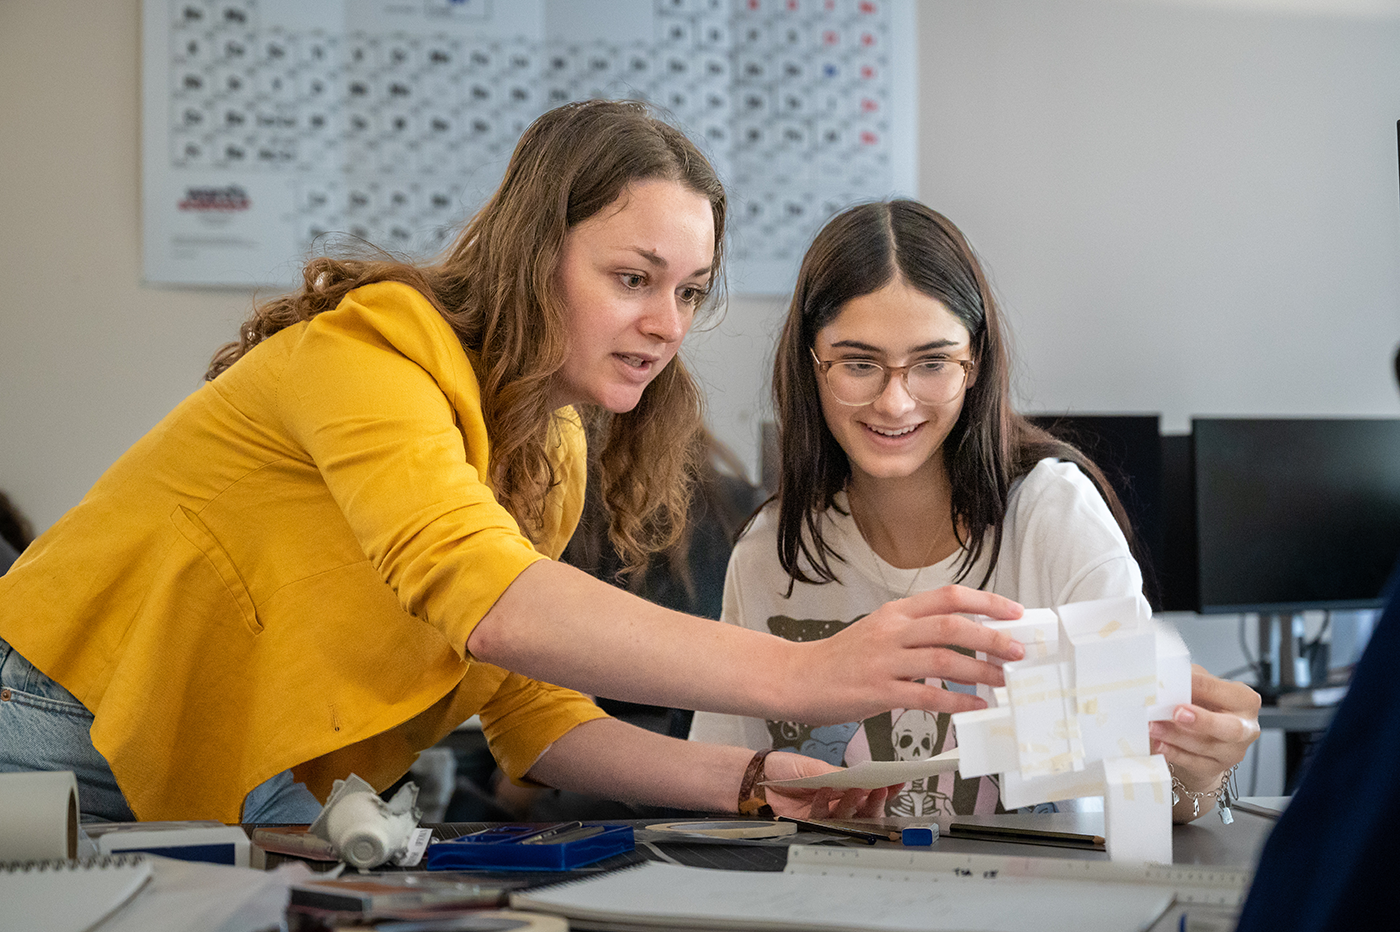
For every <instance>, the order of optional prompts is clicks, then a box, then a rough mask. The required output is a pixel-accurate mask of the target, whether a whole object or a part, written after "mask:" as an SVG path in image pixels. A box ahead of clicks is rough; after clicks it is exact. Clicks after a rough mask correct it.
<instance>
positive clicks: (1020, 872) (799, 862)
mask: <svg viewBox="0 0 1400 932" xmlns="http://www.w3.org/2000/svg"><path fill="white" fill-rule="evenodd" d="M787 872H788V873H790V874H831V875H844V876H852V875H856V874H859V875H861V876H871V877H885V878H888V879H898V880H942V879H948V880H952V879H957V880H964V881H966V880H987V881H996V880H1003V881H1005V880H1048V881H1092V882H1096V883H1129V884H1138V885H1148V886H1157V887H1162V888H1164V889H1170V890H1171V891H1172V892H1173V893H1174V894H1175V896H1176V899H1177V901H1178V902H1181V903H1203V904H1207V903H1208V904H1214V905H1218V906H1238V905H1240V904H1241V903H1242V902H1243V901H1244V895H1245V893H1246V892H1247V891H1248V889H1249V881H1250V878H1251V877H1252V876H1253V871H1252V870H1250V869H1248V868H1232V867H1210V866H1203V865H1188V864H1141V863H1138V864H1118V863H1114V862H1112V861H1083V860H1078V859H1073V858H1030V857H1013V856H1007V855H994V854H952V853H945V852H938V851H912V850H907V849H900V848H838V847H827V846H819V845H793V846H792V847H790V848H788V862H787Z"/></svg>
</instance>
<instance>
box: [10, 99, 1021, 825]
mask: <svg viewBox="0 0 1400 932" xmlns="http://www.w3.org/2000/svg"><path fill="white" fill-rule="evenodd" d="M725 209H726V202H725V198H724V192H723V189H722V188H721V186H720V184H719V181H718V180H717V178H716V177H715V174H714V172H713V170H712V169H711V167H710V166H709V164H708V163H707V162H706V161H705V159H704V157H703V156H702V155H701V154H700V153H699V152H698V151H697V150H696V149H695V147H694V146H693V145H692V144H691V143H690V142H689V141H688V140H687V139H686V138H685V136H684V135H682V134H681V133H680V132H678V131H676V130H675V129H673V128H672V127H670V126H668V125H667V124H665V123H663V122H661V121H659V120H657V119H655V118H654V117H652V116H651V115H650V114H649V113H648V112H647V111H646V110H645V108H644V107H642V106H641V105H638V104H633V103H615V102H607V101H593V102H586V103H582V104H577V105H569V106H565V107H562V108H559V109H558V110H554V111H551V112H550V113H548V114H545V115H544V116H543V117H541V118H540V119H539V120H538V121H536V123H535V124H533V125H532V126H531V127H530V128H529V129H528V130H527V131H526V133H525V134H524V136H523V137H522V138H521V140H520V143H519V145H518V146H517V148H516V151H515V153H514V155H513V156H512V159H511V162H510V165H509V166H508V168H507V170H506V174H505V177H504V180H503V181H502V183H501V186H500V188H499V190H498V191H497V192H496V193H495V195H494V196H493V197H492V198H491V200H490V201H489V202H488V203H487V204H486V205H485V207H483V208H482V210H481V211H480V212H479V213H478V214H477V215H476V217H475V218H474V219H473V220H472V221H471V222H470V223H469V224H468V225H467V227H466V228H465V230H464V231H463V232H462V234H461V236H460V237H459V238H458V240H457V242H456V244H455V245H454V246H453V247H452V248H451V249H450V250H449V252H448V253H447V254H446V256H445V257H444V258H443V259H442V260H441V261H440V262H438V263H436V264H432V265H423V266H419V265H412V264H409V263H404V262H397V261H392V260H389V259H387V258H384V259H332V258H319V259H315V260H313V261H311V262H310V263H308V265H307V266H306V269H305V274H304V276H303V280H302V283H301V286H300V287H299V288H298V289H297V290H296V291H294V292H292V293H291V294H289V295H287V296H285V297H281V298H277V299H275V300H272V301H270V302H267V303H265V304H263V305H261V306H260V307H258V308H257V309H256V311H255V313H254V314H253V316H252V318H251V319H250V320H249V321H248V322H247V323H245V324H244V325H243V327H242V330H241V332H240V334H239V339H238V341H237V343H235V344H230V345H229V346H228V347H225V348H224V349H223V350H221V351H220V352H219V353H218V354H217V355H216V356H215V358H214V360H213V363H212V365H211V366H210V369H209V372H208V382H207V383H206V384H205V385H204V386H203V387H202V388H201V389H200V390H198V391H196V392H195V393H193V394H192V395H191V396H190V397H189V398H187V399H186V400H185V401H184V402H182V403H181V404H180V405H179V406H178V407H176V408H175V410H174V411H172V412H171V413H170V414H169V415H168V416H167V417H166V418H165V419H164V420H162V421H161V423H160V424H158V425H157V426H156V427H155V428H154V429H153V430H152V431H151V432H150V433H149V434H148V435H147V436H145V437H144V438H142V439H141V440H140V441H139V442H138V443H137V444H136V445H135V446H134V447H132V448H131V450H129V451H128V452H127V453H126V454H124V455H123V456H122V457H121V458H120V459H119V460H118V461H117V463H116V464H114V465H113V466H112V468H111V469H110V470H109V471H108V472H107V473H106V474H105V475H104V476H103V477H102V478H101V479H100V480H99V481H98V483H97V484H96V486H94V488H93V489H92V491H91V492H90V493H89V494H88V495H87V496H86V497H85V498H84V500H83V501H82V502H81V503H80V504H79V505H78V506H77V507H76V508H74V509H73V510H72V511H70V512H69V513H68V514H67V515H65V516H64V517H63V518H62V519H61V520H60V521H59V522H58V523H57V524H56V525H55V526H54V527H53V528H51V529H49V530H48V531H47V532H46V533H44V534H43V535H41V536H40V538H39V539H38V540H37V541H35V543H34V544H33V545H31V546H30V547H29V548H28V549H27V550H26V552H25V554H24V556H23V557H22V558H21V559H20V561H19V562H18V563H17V564H16V565H15V566H14V568H13V569H12V570H11V571H10V572H9V573H8V574H6V575H5V576H4V577H3V579H0V639H3V640H0V687H2V688H0V769H7V770H18V769H23V770H41V769H50V770H52V769H66V770H74V771H75V772H76V773H77V774H78V778H79V783H80V787H81V790H82V792H81V796H82V804H83V810H84V812H85V813H88V814H90V815H93V816H98V817H104V818H109V819H130V818H133V817H136V818H140V819H193V818H213V819H219V820H221V821H226V822H234V821H239V820H242V821H245V822H248V821H287V822H301V821H309V820H310V819H311V818H313V817H314V816H315V815H316V813H317V812H318V811H319V802H318V800H322V799H325V798H326V795H327V793H328V792H329V789H330V787H331V784H332V781H334V780H335V779H337V778H343V777H345V776H346V775H347V774H349V773H352V772H353V773H357V774H359V775H360V776H361V777H363V778H365V779H367V780H368V781H370V782H371V783H372V784H374V785H375V786H377V787H385V786H387V785H389V784H390V783H392V782H393V781H394V780H396V779H397V778H398V777H399V776H401V775H402V774H403V773H404V772H405V771H406V770H407V768H408V766H409V764H410V763H411V762H412V761H413V759H414V756H415V754H416V752H417V751H419V750H421V749H423V748H426V747H428V746H430V745H432V744H434V743H435V742H436V741H438V740H439V739H441V738H442V737H443V736H445V735H446V734H447V733H448V732H450V731H451V730H452V729H454V728H455V727H456V726H457V725H458V724H460V723H461V722H462V721H464V720H465V719H467V718H468V717H470V716H472V715H479V716H480V719H481V722H482V726H483V729H484V731H485V734H486V737H487V739H488V741H489V743H490V745H491V748H492V751H493V753H494V754H495V755H496V757H497V759H498V761H499V762H500V764H501V767H502V769H503V770H504V771H505V772H506V773H507V774H508V775H509V776H510V777H511V778H512V779H515V780H522V781H534V782H538V783H542V784H547V785H552V786H558V787H561V788H568V789H574V790H579V791H582V792H587V793H592V794H595V795H606V796H609V797H611V798H615V799H634V800H638V801H645V802H650V803H653V804H658V805H668V806H679V807H683V808H694V809H700V808H704V809H712V810H718V811H725V810H729V811H734V810H736V809H740V808H743V809H749V808H754V807H757V806H761V805H762V804H763V796H764V794H763V790H762V785H763V777H764V775H765V773H766V774H767V776H768V777H770V778H784V777H796V776H800V775H804V774H810V773H816V772H821V771H824V770H827V769H829V766H828V765H823V764H820V763H817V762H814V761H811V760H810V759H807V758H803V757H800V756H797V755H786V754H775V755H773V756H771V757H768V758H766V760H765V758H764V757H763V756H761V755H755V754H754V753H753V752H752V751H750V750H747V749H744V748H739V747H723V746H700V745H695V744H691V743H688V742H684V741H679V740H676V739H673V738H669V737H665V736H661V735H654V734H651V733H650V732H646V731H644V730H642V729H639V728H634V727H631V726H628V725H625V724H624V723H621V722H618V721H616V720H612V719H609V718H607V717H606V716H605V715H603V713H602V712H601V711H600V710H599V709H598V708H597V706H595V705H594V704H593V703H592V702H591V701H590V700H589V699H588V698H587V697H586V696H584V695H581V694H579V693H575V692H573V691H572V689H580V690H583V691H585V692H587V693H590V694H593V695H603V696H610V697H613V698H617V699H622V700H630V701H635V702H643V703H652V704H659V705H669V706H675V707H684V708H702V709H712V710H715V711H720V712H733V713H742V714H771V715H778V716H782V717H785V718H793V719H799V720H804V721H814V722H823V721H838V720H844V719H846V718H849V717H851V716H852V715H868V714H873V713H874V712H875V711H877V710H879V709H886V708H891V707H894V706H911V705H925V706H927V707H929V708H953V709H957V708H972V707H975V706H976V705H977V704H978V703H977V702H976V700H972V699H969V698H968V697H964V696H956V695H953V694H950V693H947V692H945V691H943V690H941V689H938V688H937V687H934V686H925V685H923V684H922V683H920V682H918V680H920V679H921V678H924V677H936V676H938V675H957V676H959V677H961V678H962V679H965V680H967V681H969V682H972V681H976V682H995V683H999V682H1000V674H999V672H998V670H997V669H996V668H995V667H993V666H991V665H988V664H983V663H978V662H976V661H973V660H971V659H969V658H967V657H963V656H961V655H957V654H952V655H951V656H952V657H953V658H954V659H953V660H951V661H945V660H943V659H941V658H942V657H943V656H944V654H945V653H946V652H942V651H938V650H933V651H930V649H929V648H931V647H936V646H937V645H943V644H950V643H951V644H956V645H960V646H962V647H963V648H966V649H977V650H986V651H990V652H991V653H993V654H996V655H997V656H1001V657H1006V658H1011V657H1015V656H1019V655H1020V652H1021V649H1020V646H1019V645H1017V644H1015V643H1014V642H1013V641H1011V640H1010V639H1009V638H1007V637H1006V636H1005V635H991V634H989V633H987V632H986V631H985V630H984V629H982V628H980V627H979V626H977V625H974V624H972V623H971V622H969V621H967V620H966V619H965V618H963V617H961V616H960V615H957V614H954V613H959V612H983V613H990V614H994V615H997V616H998V617H1014V616H1015V615H1016V614H1018V612H1019V608H1018V607H1017V606H1015V605H1014V604H1013V603H1011V602H1009V601H1007V600H1005V599H1001V598H999V597H996V596H992V595H990V594H985V593H977V594H969V595H967V596H966V597H949V596H946V595H940V596H936V597H931V598H929V599H926V600H923V601H921V602H918V603H917V604H916V605H914V606H905V607H903V608H900V609H897V610H890V611H886V612H877V613H876V615H875V616H874V617H872V620H871V621H870V623H868V624H865V625H862V626H857V627H855V628H853V629H852V630H851V632H849V633H848V635H847V636H846V637H845V638H843V639H841V640H840V643H837V644H834V645H792V644H790V643H789V642H787V641H784V640H782V639H779V638H773V637H770V636H767V635H759V634H755V633H753V632H748V631H741V630H739V629H733V628H722V627H720V626H717V625H715V624H714V623H713V622H709V621H705V620H702V619H697V618H693V617H691V616H687V615H683V614H680V613H677V612H672V611H667V610H665V609H662V608H660V607H657V606H653V605H650V604H649V603H646V602H644V601H642V600H641V599H638V598H636V597H635V596H632V595H629V594H628V593H626V592H623V591H621V590H619V589H617V588H615V587H612V586H609V585H607V584H605V583H603V582H600V581H598V580H595V579H593V578H592V577H589V576H587V575H586V574H584V573H582V572H581V571H579V570H576V569H573V568H571V567H568V566H566V565H564V564H562V563H559V562H556V561H555V560H554V559H552V558H554V557H557V556H558V555H559V553H560V551H561V550H562V548H563V546H564V544H565V542H566V541H567V539H568V537H569V535H570V534H571V533H572V531H573V528H574V526H575V524H576V523H577V521H578V517H579V512H580V509H581V503H582V497H583V489H584V478H585V477H584V473H585V459H586V458H585V450H584V431H583V427H582V423H581V417H582V416H588V417H593V416H595V415H596V416H600V417H606V418H607V419H608V425H607V429H606V434H605V440H604V441H603V448H602V450H601V452H600V453H599V456H598V461H599V464H600V470H601V480H602V489H603V497H604V500H605V502H606V504H607V506H608V510H609V513H610V520H611V536H612V539H613V542H614V544H615V545H616V546H617V547H618V549H619V551H620V552H622V553H623V554H624V555H626V556H627V558H628V559H629V560H630V561H631V562H633V563H635V564H637V565H641V564H642V563H643V562H644V560H645V557H646V555H647V554H648V553H650V552H653V551H656V550H658V549H663V548H665V547H666V546H667V545H668V544H669V543H670V542H671V541H673V540H674V539H675V538H676V536H677V535H678V534H680V533H681V529H682V528H683V527H684V523H685V518H686V507H687V503H688V501H689V497H690V496H689V490H688V477H689V475H690V474H691V473H692V472H693V469H694V464H695V461H696V457H697V456H698V455H699V453H700V439H699V438H700V434H699V424H700V397H699V393H698V392H697V390H696V388H695V385H694V384H693V382H692V381H691V379H690V377H689V376H688V375H687V373H686V371H685V368H684V366H683V365H682V364H681V362H680V360H678V359H676V358H675V356H676V352H677V350H678V348H679V345H680V342H681V339H682V338H683V337H684V336H685V334H686V332H687V331H688V330H689V329H690V326H691V324H692V322H693V320H694V318H695V316H696V314H697V313H699V312H700V311H701V310H702V308H703V307H704V306H706V305H707V303H708V299H709V298H710V297H711V296H712V295H713V294H714V293H715V292H716V290H717V289H718V287H719V283H720V271H721V260H722V248H721V247H722V243H723V237H724V223H725ZM838 648H839V652H838V650H837V649H838ZM850 656H858V657H861V658H863V659H864V664H863V667H862V668H861V669H860V670H852V669H850V668H849V666H848V665H847V659H846V658H849V657H850ZM814 671H815V672H814ZM549 684H561V685H549ZM563 686H568V687H571V688H572V689H565V688H563ZM882 799H883V792H882V791H876V792H875V793H871V794H865V793H860V792H852V793H848V794H845V795H841V796H834V795H833V794H830V793H826V792H824V791H819V792H816V793H813V792H769V793H768V794H767V800H768V803H769V804H770V805H771V806H772V807H773V808H774V809H775V810H777V811H779V812H788V813H805V814H813V813H815V814H827V813H835V814H851V813H854V812H861V811H870V810H871V809H872V808H878V806H879V805H880V803H881V801H882Z"/></svg>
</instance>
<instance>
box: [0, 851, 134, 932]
mask: <svg viewBox="0 0 1400 932" xmlns="http://www.w3.org/2000/svg"><path fill="white" fill-rule="evenodd" d="M150 876H151V864H150V861H149V860H147V859H146V858H142V857H139V856H129V855H117V856H107V857H98V858H90V859H84V860H71V861H70V860H55V861H30V862H28V863H24V864H5V865H0V932H11V930H13V932H22V930H23V932H29V930H39V929H42V930H44V932H85V930H87V929H91V928H93V927H94V926H96V925H97V924H98V923H99V922H101V921H102V920H103V919H105V918H107V917H108V916H109V915H111V914H112V913H113V912H115V911H116V910H117V908H118V907H120V906H122V905H123V904H124V903H126V902H127V901H128V900H129V899H131V898H132V897H133V896H135V895H136V891H138V890H140V889H141V887H142V886H143V885H145V883H146V881H147V880H149V879H150Z"/></svg>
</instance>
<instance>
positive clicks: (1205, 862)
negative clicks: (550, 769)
mask: <svg viewBox="0 0 1400 932" xmlns="http://www.w3.org/2000/svg"><path fill="white" fill-rule="evenodd" d="M590 821H596V822H600V823H607V824H631V825H632V826H633V827H634V828H635V829H637V830H638V832H637V838H638V846H637V850H636V851H635V852H633V853H632V854H628V855H619V856H618V857H616V858H612V859H609V860H608V861H604V862H601V863H600V864H599V865H597V866H596V867H595V868H594V870H598V869H610V868H613V867H618V866H623V865H625V864H629V863H636V862H639V861H645V860H667V861H673V862H676V863H680V864H684V865H687V866H691V867H712V868H723V869H731V870H758V871H780V870H782V869H783V867H784V865H785V864H786V860H787V850H786V849H787V845H788V844H814V843H820V844H823V845H835V846H842V847H848V846H849V847H857V848H860V847H865V846H864V844H863V843H861V842H859V841H855V840H851V839H843V838H840V837H837V836H828V835H821V834H818V833H814V832H808V831H801V830H800V831H799V832H798V833H797V834H795V835H793V836H789V837H787V838H785V839H780V840H778V839H775V840H766V841H762V842H745V843H735V842H721V841H718V840H700V841H695V842H691V841H686V840H683V839H676V838H674V837H661V838H658V833H656V832H652V831H649V830H646V826H648V825H651V824H655V823H656V822H657V821H658V820H626V821H624V820H590ZM885 821H886V822H887V823H889V824H891V825H894V826H898V825H904V824H916V825H927V824H928V822H929V820H927V819H924V820H920V819H888V820H885ZM936 821H938V823H939V829H940V833H941V834H940V838H939V840H938V841H937V842H935V844H934V846H933V848H932V849H922V850H933V851H938V852H943V853H952V854H976V855H1005V856H1013V857H1045V858H1073V859H1079V860H1090V861H1106V860H1107V855H1106V854H1105V853H1104V852H1101V851H1082V850H1074V849H1067V848H1054V847H1048V846H1043V845H1026V844H1012V843H1006V842H986V841H977V840H971V839H964V838H952V837H948V836H947V834H946V831H947V828H948V824H949V822H950V821H953V819H952V818H946V817H945V818H940V819H938V820H936ZM996 821H997V822H999V823H1002V822H1004V823H1005V824H1009V825H1021V826H1034V827H1037V828H1048V829H1053V830H1058V831H1067V832H1080V833H1086V834H1100V835H1101V834H1102V833H1103V814H1102V813H1054V814H1046V815H1036V816H1021V815H1007V816H1000V817H996ZM1273 824H1274V822H1273V820H1272V819H1269V818H1267V817H1264V816H1260V815H1256V814H1254V813H1251V812H1245V811H1243V810H1239V809H1237V810H1235V822H1234V824H1232V825H1228V826H1227V825H1224V824H1222V823H1221V822H1220V820H1219V819H1218V818H1217V817H1216V816H1215V815H1213V814H1212V815H1208V816H1206V817H1204V818H1202V819H1199V820H1198V821H1197V822H1195V823H1192V824H1190V825H1177V826H1174V827H1173V829H1172V847H1173V861H1174V862H1175V863H1176V864H1179V865H1201V866H1220V867H1250V866H1252V865H1253V864H1254V863H1255V862H1256V860H1257V858H1258V853H1259V850H1260V848H1261V847H1262V846H1263V844H1264V841H1265V839H1266V838H1267V836H1268V833H1269V831H1270V830H1271V829H1272V827H1273ZM433 827H434V829H435V834H436V835H438V836H439V837H457V836H459V835H462V834H465V833H467V832H470V831H476V830H478V829H480V828H483V827H486V826H485V824H484V823H452V824H446V825H438V826H433ZM877 845H879V846H885V847H893V848H899V847H901V846H900V845H898V844H896V843H893V842H889V843H887V842H879V843H877ZM590 872H592V871H590ZM498 876H499V875H498ZM533 878H534V879H535V880H539V879H541V878H540V875H539V874H535V875H533ZM554 879H559V878H558V875H551V877H550V880H551V881H552V880H554ZM1181 911H1182V910H1181V908H1179V907H1173V908H1172V909H1170V910H1169V911H1168V912H1167V913H1166V914H1164V915H1163V916H1162V917H1161V918H1160V919H1159V920H1158V922H1157V923H1156V924H1155V925H1153V926H1152V927H1151V928H1152V929H1153V930H1160V932H1169V930H1172V932H1174V930H1176V929H1177V928H1178V923H1179V919H1180V916H1181Z"/></svg>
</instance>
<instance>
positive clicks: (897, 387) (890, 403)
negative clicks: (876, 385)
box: [871, 372, 918, 415]
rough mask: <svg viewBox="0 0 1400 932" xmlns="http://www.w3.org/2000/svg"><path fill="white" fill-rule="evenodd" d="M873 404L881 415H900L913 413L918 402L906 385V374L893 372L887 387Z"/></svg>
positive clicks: (886, 383) (886, 384) (887, 381)
mask: <svg viewBox="0 0 1400 932" xmlns="http://www.w3.org/2000/svg"><path fill="white" fill-rule="evenodd" d="M871 404H872V405H873V406H874V408H875V410H877V411H879V412H880V413H881V414H891V415H900V414H904V413H906V412H908V411H912V410H913V409H914V408H915V407H916V406H917V405H918V402H917V401H915V400H914V399H913V397H912V396H910V394H909V389H908V388H907V387H906V386H905V384H904V373H903V372H891V373H889V378H888V379H886V381H885V387H884V388H883V389H882V390H881V391H880V394H879V395H877V396H875V400H874V401H873V402H871Z"/></svg>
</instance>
